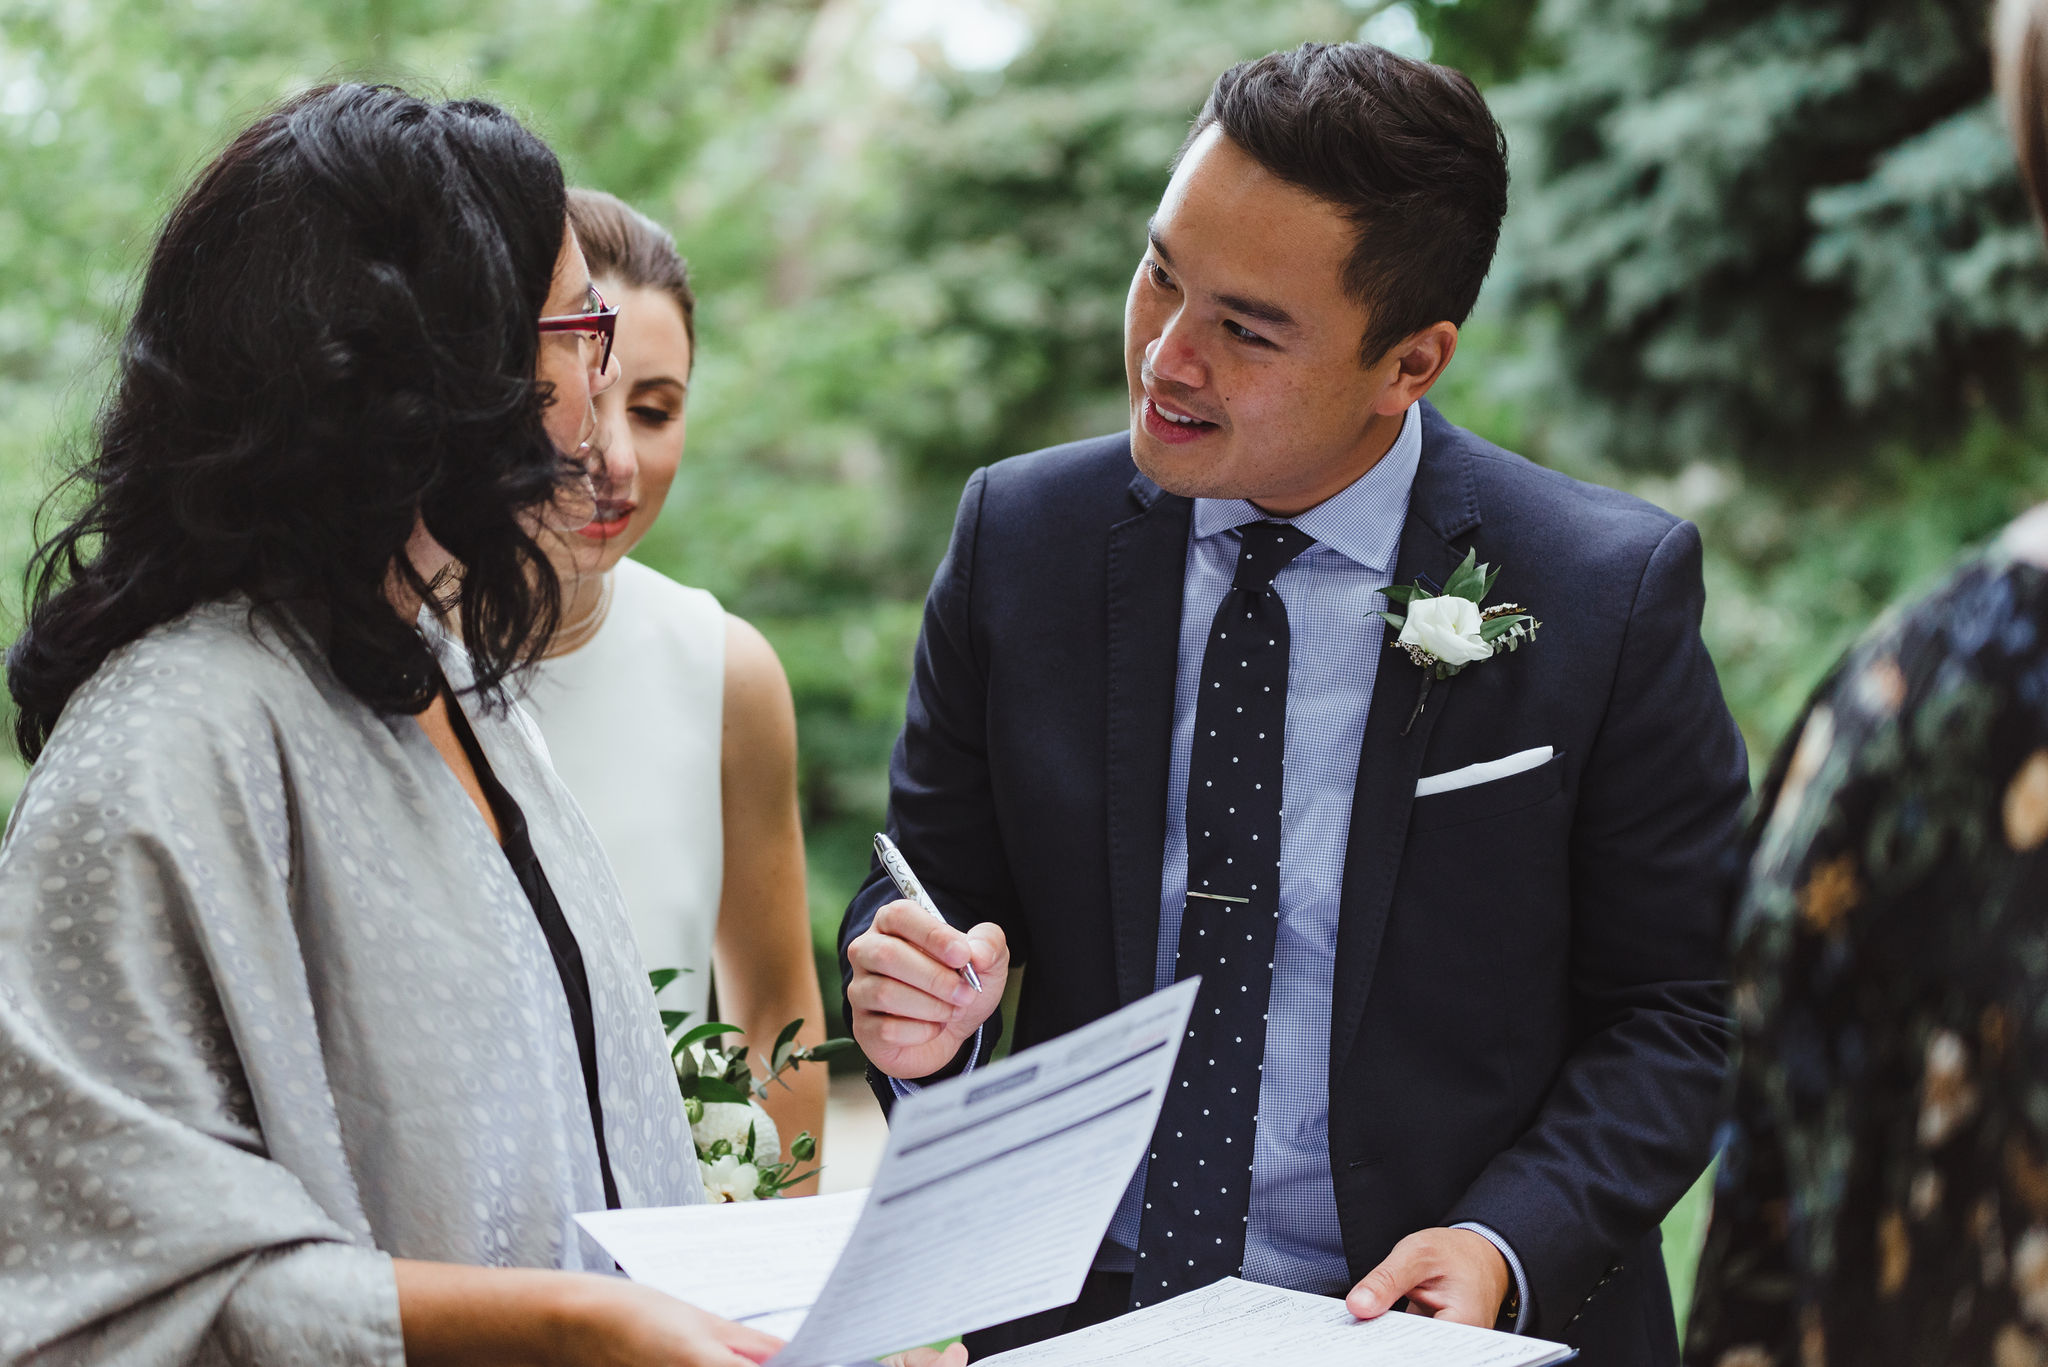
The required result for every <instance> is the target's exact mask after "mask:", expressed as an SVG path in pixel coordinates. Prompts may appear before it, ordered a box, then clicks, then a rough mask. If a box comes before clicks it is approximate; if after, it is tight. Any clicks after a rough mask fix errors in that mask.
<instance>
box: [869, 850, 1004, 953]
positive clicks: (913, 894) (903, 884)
mask: <svg viewBox="0 0 2048 1367" xmlns="http://www.w3.org/2000/svg"><path fill="white" fill-rule="evenodd" d="M875 858H877V859H879V860H881V861H882V867H883V868H885V869H887V870H888V871H889V881H890V882H892V883H894V884H895V885H896V891H898V892H900V893H902V894H903V895H904V897H905V898H907V899H909V900H910V901H912V902H915V903H917V904H918V906H920V907H922V908H924V911H925V914H926V915H928V916H930V917H932V918H933V919H934V920H938V921H945V920H946V918H945V917H944V916H941V915H940V914H939V909H938V907H936V906H934V905H933V904H932V899H931V895H930V894H929V893H927V892H926V891H925V890H924V884H922V883H920V882H918V881H917V875H916V874H914V873H912V872H911V871H910V865H909V863H908V862H907V861H906V860H905V859H904V858H903V851H901V850H899V849H897V848H896V842H895V841H893V840H891V839H890V838H889V837H888V836H886V835H884V834H883V833H882V832H880V831H876V832H875ZM947 924H948V925H951V924H952V923H951V922H950V921H948V922H947ZM960 976H961V977H963V978H965V979H967V981H968V982H969V983H970V984H972V985H973V987H974V990H975V991H976V992H979V991H981V978H980V976H979V975H977V974H976V973H975V971H974V965H973V964H972V963H969V964H968V965H967V967H965V968H963V969H961V970H960Z"/></svg>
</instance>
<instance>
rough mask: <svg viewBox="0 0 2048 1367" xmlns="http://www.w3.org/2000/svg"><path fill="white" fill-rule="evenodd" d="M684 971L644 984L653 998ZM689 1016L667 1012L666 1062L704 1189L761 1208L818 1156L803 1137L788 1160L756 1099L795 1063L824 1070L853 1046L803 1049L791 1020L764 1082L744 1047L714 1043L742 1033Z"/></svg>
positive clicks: (843, 1042) (832, 1043) (803, 1176)
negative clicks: (671, 1069)
mask: <svg viewBox="0 0 2048 1367" xmlns="http://www.w3.org/2000/svg"><path fill="white" fill-rule="evenodd" d="M684 971H685V970H683V969H678V968H659V969H656V970H655V971H654V972H652V973H650V974H648V975H647V977H648V981H649V982H651V983H653V984H654V990H655V991H656V992H657V993H658V992H660V991H661V990H662V989H663V988H664V987H667V986H668V985H669V984H670V983H672V982H674V981H675V980H676V979H677V978H678V977H680V976H681V975H682V973H683V972H684ZM689 1015H690V1013H689V1012H687V1011H670V1010H666V1009H664V1010H663V1011H662V1013H661V1026H662V1030H663V1031H664V1032H665V1033H666V1034H667V1035H668V1039H669V1055H670V1057H671V1058H673V1059H674V1060H675V1066H676V1083H677V1085H678V1086H680V1087H681V1088H682V1092H683V1110H684V1112H685V1113H686V1114H687V1115H688V1116H689V1118H690V1137H691V1138H692V1139H693V1140H694V1141H695V1142H696V1145H697V1164H698V1167H699V1169H700V1170H701V1171H702V1172H703V1174H704V1190H705V1191H706V1192H707V1193H708V1194H709V1195H710V1197H711V1199H712V1200H714V1201H765V1200H768V1199H769V1198H771V1197H775V1196H780V1195H781V1194H782V1192H783V1190H784V1189H785V1188H788V1187H793V1186H795V1185H796V1184H797V1183H799V1182H804V1181H808V1180H809V1179H810V1178H812V1177H815V1176H816V1175H817V1173H818V1169H816V1168H813V1169H812V1170H811V1171H809V1172H804V1173H799V1172H797V1168H798V1167H800V1166H801V1165H803V1164H805V1163H808V1162H810V1161H811V1159H812V1158H814V1157H816V1156H817V1152H818V1142H817V1140H815V1139H813V1138H812V1137H811V1134H810V1132H809V1131H808V1130H806V1131H805V1132H804V1133H802V1134H800V1135H798V1136H797V1137H796V1138H795V1139H794V1140H792V1141H790V1145H789V1157H788V1158H787V1159H785V1158H784V1157H783V1156H782V1136H781V1135H779V1134H777V1133H776V1130H775V1121H774V1120H773V1119H772V1118H771V1117H770V1116H769V1114H768V1112H767V1110H766V1109H765V1108H764V1107H763V1106H762V1105H761V1098H762V1097H765V1096H767V1095H768V1089H769V1088H770V1087H772V1086H774V1085H775V1083H776V1082H777V1081H779V1080H780V1079H781V1077H782V1075H783V1074H784V1073H786V1072H788V1071H790V1070H791V1069H793V1068H795V1067H796V1066H797V1065H798V1064H800V1063H821V1062H823V1061H824V1060H826V1059H828V1058H830V1057H832V1055H834V1054H837V1053H841V1052H844V1051H845V1050H847V1049H850V1048H852V1047H853V1041H852V1040H850V1039H829V1040H826V1041H825V1042H824V1043H822V1044H817V1045H812V1046H810V1047H808V1048H806V1047H805V1046H803V1045H801V1044H798V1043H797V1040H796V1033H797V1031H799V1030H801V1029H803V1025H804V1023H803V1022H802V1021H800V1020H795V1021H791V1022H790V1023H789V1024H788V1025H785V1026H784V1027H783V1028H782V1033H781V1034H780V1035H777V1036H776V1037H775V1044H774V1047H773V1048H771V1049H770V1050H769V1051H768V1053H767V1056H766V1058H767V1064H768V1072H767V1075H766V1076H764V1077H759V1078H757V1077H755V1076H754V1069H753V1065H751V1064H750V1063H748V1062H747V1047H746V1046H745V1045H741V1046H740V1047H739V1048H737V1049H727V1048H725V1047H724V1046H723V1045H721V1044H720V1043H719V1040H721V1039H722V1038H723V1037H724V1036H726V1035H735V1034H739V1033H740V1027H739V1026H737V1025H727V1024H725V1023H724V1022H723V1021H706V1022H705V1023H704V1024H702V1025H698V1026H691V1025H690V1024H689ZM782 1085H783V1086H784V1087H787V1086H788V1085H789V1084H788V1083H786V1082H785V1083H783V1084H782Z"/></svg>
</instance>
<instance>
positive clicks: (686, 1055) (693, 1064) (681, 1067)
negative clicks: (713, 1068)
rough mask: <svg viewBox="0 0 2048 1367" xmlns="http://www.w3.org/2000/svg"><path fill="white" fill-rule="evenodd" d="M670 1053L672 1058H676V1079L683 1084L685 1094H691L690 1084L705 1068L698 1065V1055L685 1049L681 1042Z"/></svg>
mask: <svg viewBox="0 0 2048 1367" xmlns="http://www.w3.org/2000/svg"><path fill="white" fill-rule="evenodd" d="M668 1054H669V1057H670V1058H671V1059H673V1060H675V1065H676V1081H678V1082H680V1083H682V1084H683V1095H685V1096H688V1095H689V1094H690V1084H691V1083H693V1082H695V1081H696V1080H697V1074H698V1073H700V1072H702V1071H703V1069H701V1068H699V1067H698V1066H697V1056H696V1055H695V1054H693V1053H691V1052H690V1051H689V1050H688V1049H685V1048H684V1047H683V1046H682V1044H681V1043H678V1044H677V1045H676V1046H675V1048H673V1049H671V1050H669V1051H668Z"/></svg>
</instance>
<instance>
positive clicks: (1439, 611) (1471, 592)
mask: <svg viewBox="0 0 2048 1367" xmlns="http://www.w3.org/2000/svg"><path fill="white" fill-rule="evenodd" d="M1478 559H1479V553H1478V552H1477V551H1467V552H1465V560H1464V563H1463V564H1461V565H1459V566H1458V568H1457V570H1456V571H1455V572H1453V573H1452V575H1451V578H1450V582H1449V583H1447V584H1445V585H1444V591H1443V592H1442V593H1432V592H1430V591H1429V590H1428V589H1427V588H1425V587H1423V586H1422V585H1421V584H1420V583H1416V584H1411V585H1405V586H1404V585H1400V584H1390V585H1388V586H1387V587H1386V588H1383V589H1381V590H1380V592H1381V593H1384V594H1385V595H1386V596H1387V601H1388V602H1389V603H1392V604H1394V605H1395V606H1396V607H1397V608H1400V609H1403V610H1402V611H1397V612H1382V613H1381V614H1380V616H1381V617H1384V618H1385V619H1386V621H1387V625H1388V626H1390V627H1392V628H1393V629H1394V630H1395V631H1396V632H1398V633H1399V634H1398V635H1397V636H1395V637H1394V639H1393V640H1391V641H1389V642H1388V643H1387V644H1388V645H1389V646H1390V647H1392V648H1394V649H1397V650H1400V651H1402V652H1404V653H1405V654H1406V655H1407V656H1408V658H1409V659H1410V660H1413V661H1414V662H1415V664H1416V665H1417V666H1418V667H1420V668H1421V670H1422V671H1423V673H1422V691H1421V693H1420V694H1419V695H1417V697H1416V699H1415V710H1414V711H1413V712H1412V713H1410V714H1409V716H1408V725H1406V726H1404V727H1402V728H1401V734H1402V735H1404V736H1405V735H1407V734H1408V732H1409V731H1411V730H1412V729H1414V726H1415V719H1416V718H1417V717H1420V716H1421V715H1422V709H1423V706H1424V705H1425V704H1426V703H1428V701H1429V686H1430V685H1431V684H1432V683H1434V682H1435V681H1436V680H1438V679H1448V678H1450V677H1452V676H1453V675H1455V674H1457V673H1458V672H1459V671H1460V670H1462V669H1464V668H1465V667H1466V666H1467V665H1476V664H1478V663H1480V662H1481V661H1484V660H1490V659H1492V658H1493V657H1494V656H1495V655H1500V654H1505V653H1507V652H1508V651H1512V650H1517V649H1519V648H1520V647H1522V646H1524V645H1526V644H1528V643H1529V642H1530V641H1533V640H1534V639H1536V629H1537V628H1538V627H1540V626H1542V625H1543V624H1542V623H1541V622H1539V621H1537V620H1536V619H1535V618H1534V617H1531V616H1530V615H1529V614H1528V613H1526V612H1524V611H1522V607H1521V604H1519V603H1496V604H1494V605H1493V606H1492V607H1490V608H1482V607H1480V604H1481V603H1483V602H1485V601H1486V595H1487V594H1488V593H1490V592H1492V590H1493V581H1494V580H1495V579H1496V578H1497V577H1498V576H1499V574H1500V571H1499V570H1496V569H1494V568H1493V567H1491V566H1489V565H1481V564H1479V563H1477V562H1478Z"/></svg>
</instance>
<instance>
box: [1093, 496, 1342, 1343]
mask: <svg viewBox="0 0 2048 1367" xmlns="http://www.w3.org/2000/svg"><path fill="white" fill-rule="evenodd" d="M1243 538H1244V549H1243V552H1242V553H1241V554H1240V555H1239V557H1238V562H1237V575H1236V578H1235V579H1234V580H1233V581H1232V583H1231V586H1230V592H1228V593H1226V594H1225V595H1224V596H1223V603H1222V605H1221V606H1220V607H1218V608H1217V609H1216V620H1215V622H1214V624H1212V625H1211V626H1210V628H1209V646H1208V649H1207V650H1206V651H1205V652H1204V653H1203V655H1202V678H1201V696H1200V698H1199V700H1198V701H1197V702H1196V704H1195V740H1194V748H1193V750H1192V751H1191V752H1190V753H1189V756H1188V806H1187V823H1188V900H1187V909H1186V911H1185V913H1184V914H1183V915H1182V918H1181V925H1180V953H1179V957H1178V959H1177V960H1176V963H1175V966H1174V980H1175V981H1176V982H1178V981H1180V980H1182V979H1185V978H1190V977H1193V976H1195V975H1196V974H1200V975H1201V978H1202V987H1201V994H1200V996H1199V997H1197V998H1196V1001H1195V1011H1194V1017H1193V1019H1192V1020H1190V1021H1189V1023H1188V1036H1187V1038H1186V1039H1185V1040H1183V1041H1181V1051H1180V1060H1179V1062H1178V1063H1176V1064H1175V1065H1174V1071H1173V1084H1172V1087H1171V1089H1170V1090H1169V1091H1168V1093H1167V1097H1166V1102H1165V1105H1164V1106H1163V1107H1162V1109H1161V1110H1160V1113H1159V1128H1158V1130H1157V1131H1156V1132H1155V1133H1154V1134H1153V1136H1152V1151H1151V1158H1150V1161H1149V1163H1148V1166H1147V1171H1146V1177H1145V1208H1144V1211H1143V1212H1142V1214H1141V1216H1140V1219H1139V1225H1138V1266H1137V1274H1136V1275H1135V1276H1134V1277H1133V1278H1132V1279H1131V1305H1132V1308H1133V1309H1136V1308H1138V1307H1140V1306H1145V1305H1153V1304H1156V1303H1157V1302H1159V1301H1162V1300H1165V1299H1167V1298H1168V1297H1170V1296H1177V1295H1179V1294H1180V1293H1181V1292H1183V1291H1191V1290H1193V1289H1195V1288H1196V1287H1199V1286H1207V1285H1208V1284H1209V1283H1210V1282H1213V1281H1215V1280H1216V1279H1217V1278H1219V1277H1229V1276H1235V1275H1236V1274H1237V1271H1238V1269H1239V1268H1240V1267H1241V1266H1242V1265H1243V1263H1244V1237H1245V1227H1246V1225H1247V1223H1248V1222H1249V1220H1250V1212H1251V1177H1252V1144H1253V1140H1254V1138H1255V1137H1256V1135H1257V1133H1258V1099H1259V1075H1260V1073H1261V1071H1262V1070H1263V1066H1264V1064H1263V1060H1264V1058H1265V1053H1266V998H1267V996H1268V995H1269V993H1270V992H1271V990H1272V986H1273V941H1274V934H1275V932H1276V931H1277V929H1278V927H1279V924H1280V793H1281V777H1282V773H1281V758H1282V755H1283V753H1284V747H1285V743H1286V735H1287V650H1288V640H1289V637H1288V633H1287V605H1286V603H1284V602H1282V601H1281V598H1280V595H1279V594H1278V593H1276V592H1274V590H1273V576H1275V575H1277V574H1278V573H1280V571H1281V570H1283V569H1285V568H1286V567H1287V565H1288V564H1289V563H1291V562H1292V561H1293V560H1294V558H1295V557H1296V556H1298V555H1300V554H1301V553H1302V552H1303V551H1305V550H1307V549H1308V548H1309V547H1310V546H1313V545H1314V544H1315V538H1313V537H1311V536H1310V535H1308V533H1306V532H1304V531H1302V530H1301V529H1300V528H1298V527H1294V526H1291V525H1289V524H1288V523H1285V522H1255V523H1252V524H1250V525H1249V526H1247V527H1245V528H1244V531H1243Z"/></svg>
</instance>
